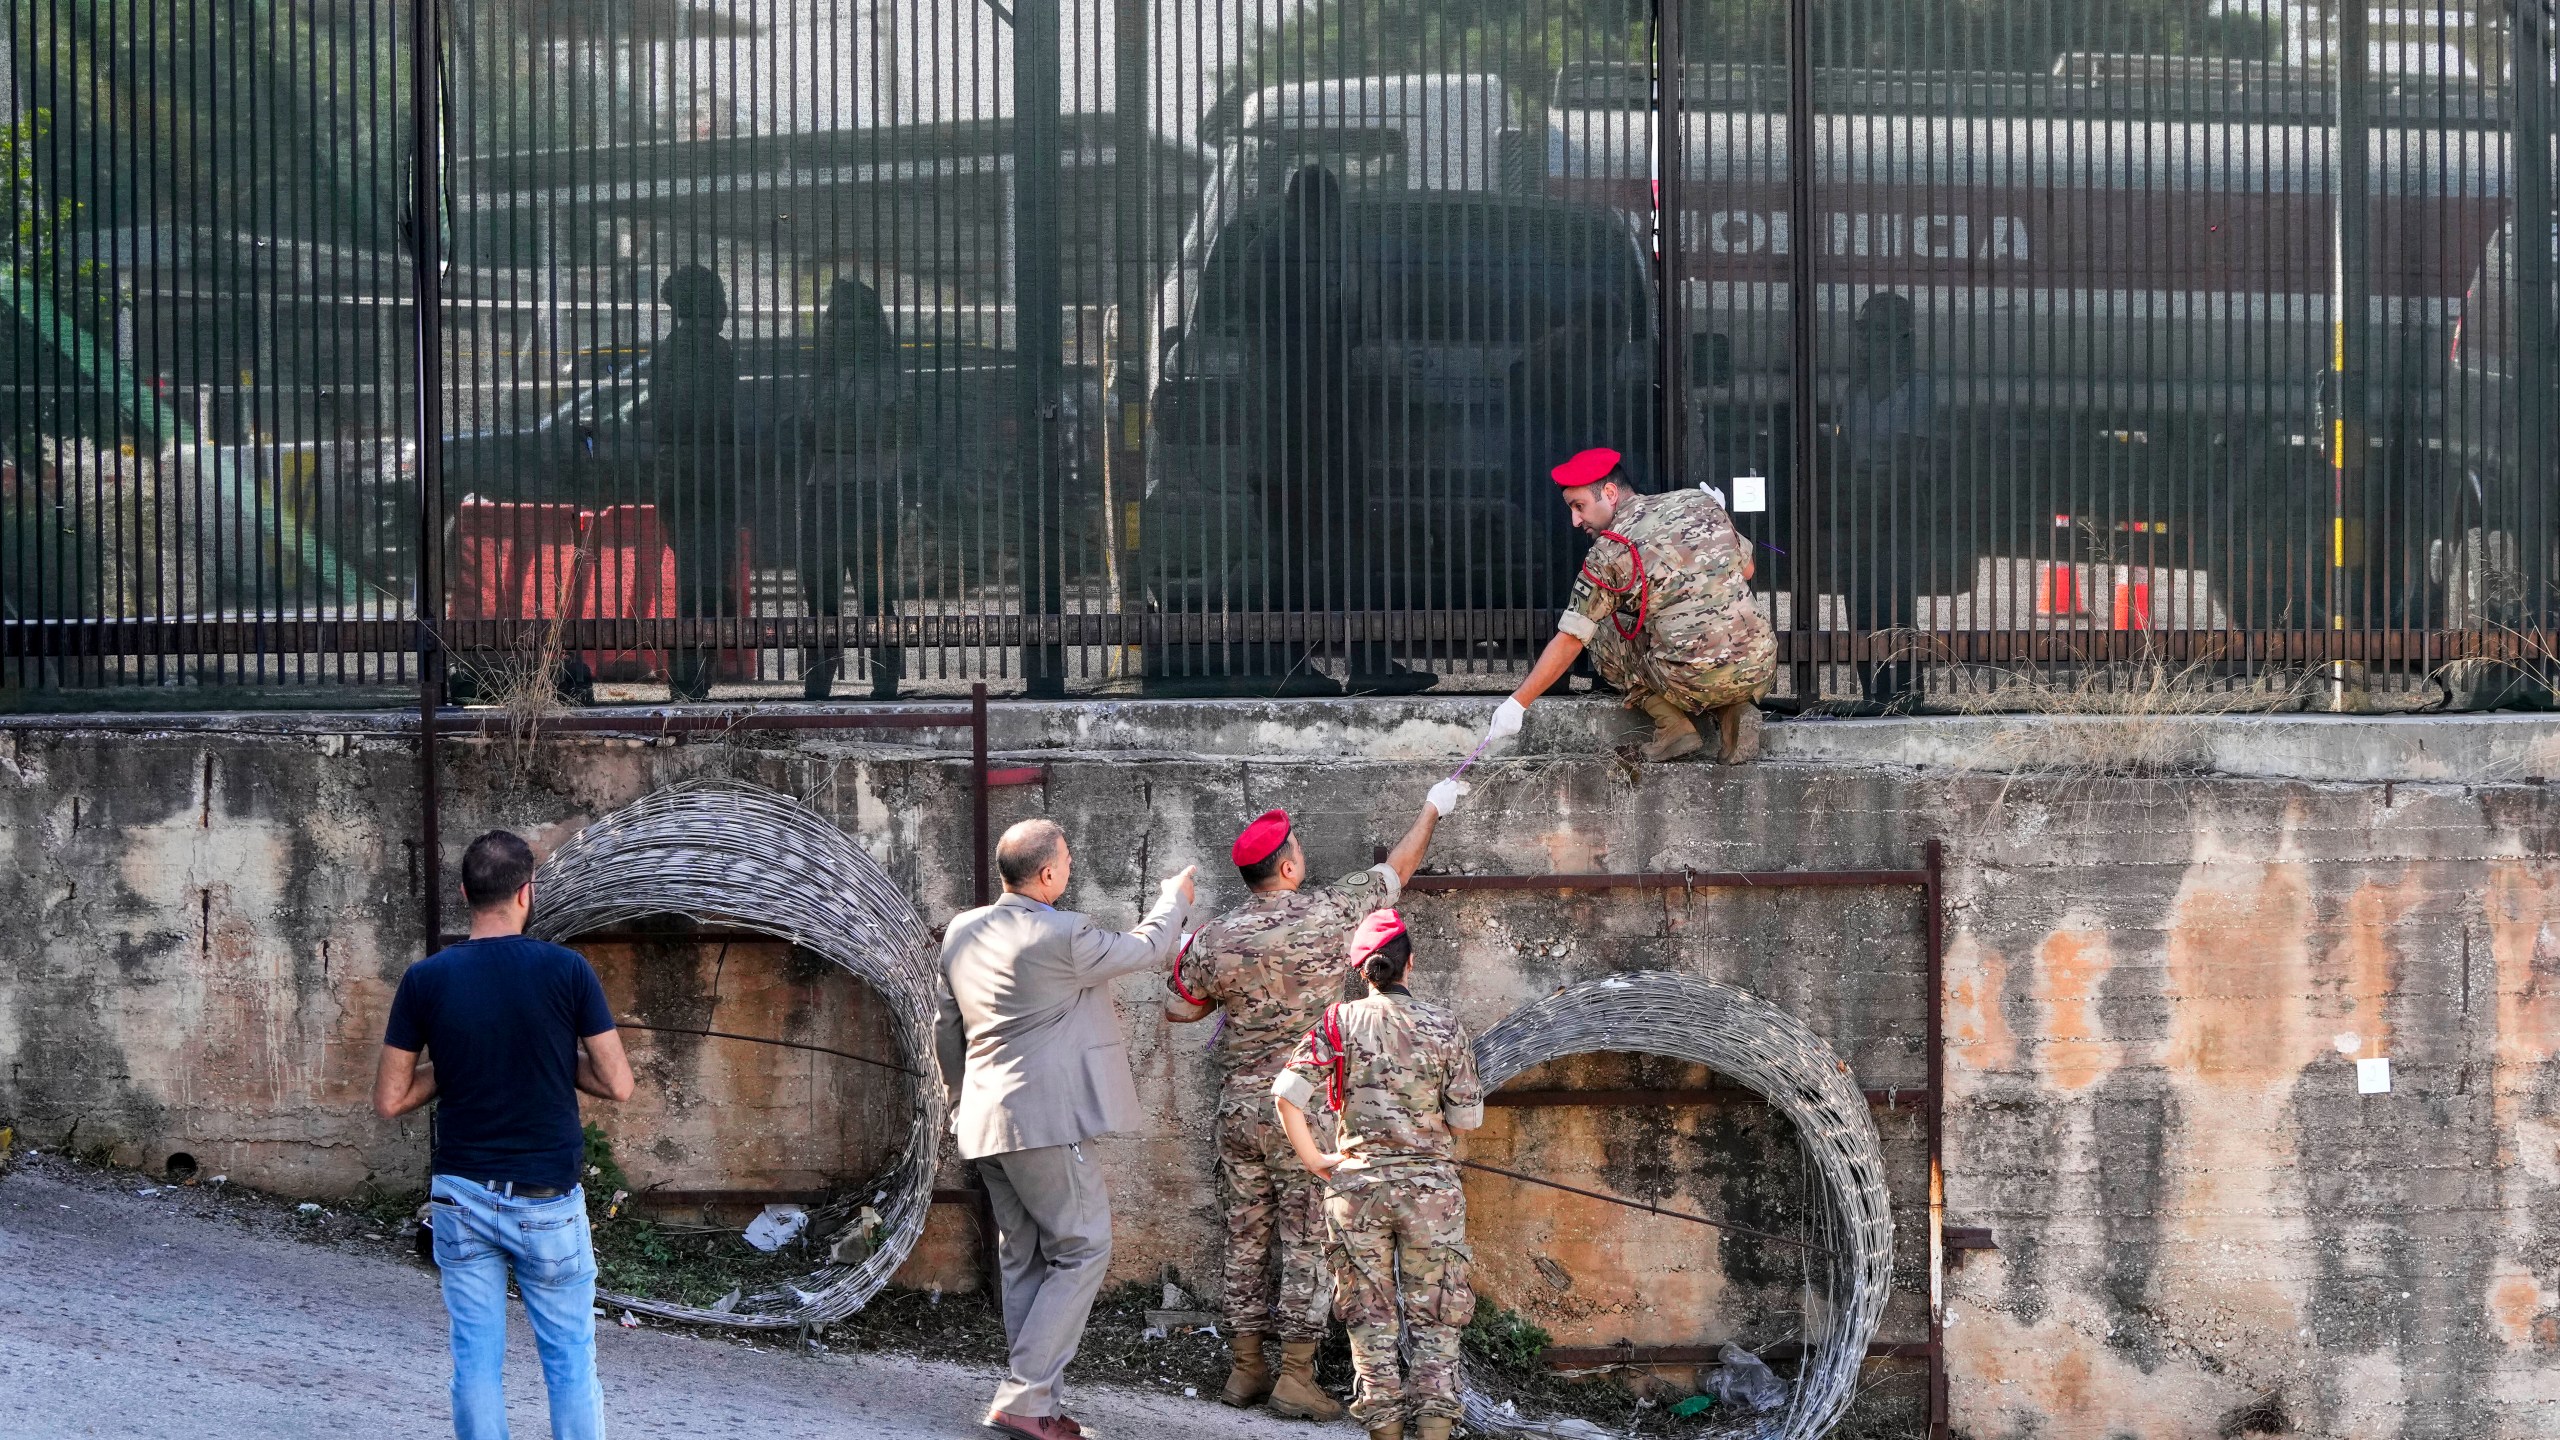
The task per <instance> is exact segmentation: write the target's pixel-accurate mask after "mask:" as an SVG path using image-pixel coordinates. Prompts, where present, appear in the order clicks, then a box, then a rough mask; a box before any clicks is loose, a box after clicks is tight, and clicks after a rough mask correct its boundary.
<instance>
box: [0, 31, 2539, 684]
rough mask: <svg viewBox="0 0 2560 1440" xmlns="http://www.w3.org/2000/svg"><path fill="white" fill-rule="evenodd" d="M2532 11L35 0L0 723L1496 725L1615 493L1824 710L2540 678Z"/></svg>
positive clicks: (10, 169) (6, 428)
mask: <svg viewBox="0 0 2560 1440" xmlns="http://www.w3.org/2000/svg"><path fill="white" fill-rule="evenodd" d="M2552 23H2553V20H2552V9H2551V4H2550V0H2479V3H2476V4H2471V3H2455V0H2427V3H2423V4H2421V5H2417V6H2399V7H2394V8H2385V9H2351V8H2340V7H2338V6H2335V5H2331V4H2327V3H2305V0H2062V3H2044V4H2033V5H2029V4H2023V3H2006V0H1991V3H1984V0H1917V3H1913V0H1687V3H1682V4H1675V3H1669V0H1661V3H1642V0H1497V3H1491V4H1467V5H1458V4H1449V3H1444V0H1312V3H1303V4H1301V3H1281V0H1199V3H1185V4H1179V5H1176V4H1168V3H1165V0H1009V3H997V0H735V3H728V4H722V5H707V4H688V3H685V0H617V3H611V4H589V3H570V0H451V3H447V4H444V5H441V6H438V7H435V8H433V9H430V10H428V11H426V12H424V13H421V12H419V11H417V10H414V9H413V8H412V7H410V6H408V5H402V4H394V3H390V0H339V3H334V4H327V5H321V4H314V3H310V0H226V3H223V4H216V5H206V4H200V3H194V0H25V3H22V4H19V5H15V6H12V7H10V8H9V10H8V12H7V17H6V33H5V34H4V35H0V75H4V76H5V86H4V87H0V146H4V147H5V148H0V195H5V197H6V207H7V218H8V224H7V226H6V227H5V230H0V327H5V330H6V336H5V340H4V341H0V391H5V402H0V602H4V603H5V606H6V611H5V615H0V687H6V689H7V692H8V693H9V695H14V696H15V697H16V700H15V701H14V702H12V701H11V700H9V699H8V698H7V697H6V696H0V704H7V703H33V702H31V701H30V699H29V697H30V696H31V695H32V694H34V693H36V692H44V691H58V690H81V689H93V688H96V687H105V686H116V687H134V686H162V687H191V688H190V689H188V690H186V691H182V692H181V693H180V694H179V695H178V698H179V699H181V700H182V701H184V700H185V699H187V698H188V696H190V695H197V696H202V695H205V694H206V693H208V692H207V691H206V687H217V688H219V687H233V686H239V685H244V684H246V685H254V686H264V687H274V688H275V689H276V691H277V693H279V694H281V693H283V692H284V691H285V690H289V689H295V688H300V687H309V686H313V685H331V686H375V687H391V688H395V689H406V688H408V687H415V686H416V685H418V684H419V683H420V682H421V680H422V679H423V680H428V681H431V682H432V688H434V689H436V690H437V691H438V692H439V693H441V692H442V691H443V690H444V689H445V687H446V686H447V685H450V686H451V688H452V689H453V690H454V691H455V692H458V693H460V694H462V695H464V696H466V697H467V696H469V695H472V694H477V695H480V696H483V697H504V696H506V695H508V694H511V693H515V692H516V691H517V690H518V689H519V688H520V687H522V686H525V685H529V684H530V685H537V686H543V687H550V686H555V685H557V686H565V687H568V688H571V689H577V690H583V689H584V688H586V687H588V686H590V685H592V686H595V687H599V688H600V689H601V691H602V692H603V693H605V694H612V693H615V692H616V688H617V687H630V688H633V689H636V691H637V692H638V693H641V694H645V695H648V696H650V697H651V698H655V697H657V696H660V695H664V694H667V693H668V692H670V691H672V692H673V693H674V694H675V695H677V696H679V697H685V696H699V695H703V694H707V693H710V692H711V691H713V690H714V689H715V688H717V689H720V690H722V691H723V693H726V694H733V695H735V694H744V693H750V692H761V693H769V694H773V695H777V696H780V695H790V694H798V693H823V692H826V691H828V690H830V689H832V691H833V692H834V693H836V694H840V695H841V694H868V695H883V696H885V695H890V694H898V693H910V692H916V691H933V690H937V689H941V688H947V687H951V686H955V685H965V684H966V683H969V682H972V681H977V680H993V681H996V682H998V683H999V684H1000V685H1011V686H1013V687H1015V688H1018V689H1020V690H1022V691H1024V692H1027V693H1032V694H1043V693H1047V694H1056V693H1066V692H1069V691H1094V690H1102V689H1109V690H1113V691H1118V692H1128V691H1142V692H1145V693H1202V692H1210V693H1272V692H1275V691H1280V692H1291V693H1322V692H1339V691H1340V690H1341V689H1343V688H1344V687H1349V688H1352V689H1354V690H1404V689H1412V688H1416V687H1419V686H1421V685H1425V684H1430V683H1439V684H1441V685H1443V686H1448V687H1460V686H1469V685H1474V686H1478V687H1490V686H1492V685H1497V684H1500V683H1501V677H1505V676H1508V675H1510V674H1513V673H1515V672H1516V671H1517V670H1518V668H1519V667H1520V666H1522V665H1523V664H1524V663H1525V660H1526V658H1527V657H1528V656H1529V655H1530V654H1532V653H1533V652H1534V650H1535V648H1536V646H1537V645H1538V644H1539V643H1540V642H1541V641H1542V640H1543V639H1544V637H1545V636H1546V635H1547V634H1548V633H1550V632H1551V630H1552V628H1553V623H1554V615H1555V611H1556V609H1557V608H1558V606H1559V605H1560V603H1561V602H1562V599H1563V596H1564V593H1565V590H1566V588H1567V586H1568V584H1569V583H1570V580H1571V578H1572V576H1573V573H1574V570H1575V567H1576V565H1577V563H1578V558H1579V551H1580V545H1579V542H1578V539H1577V537H1576V536H1575V535H1574V534H1573V532H1572V531H1571V530H1570V529H1569V527H1568V525H1567V523H1566V519H1565V516H1564V514H1563V511H1562V507H1561V506H1560V505H1559V504H1557V502H1556V499H1555V495H1554V491H1553V487H1552V486H1550V485H1549V484H1548V483H1547V482H1546V480H1545V479H1544V472H1545V470H1546V468H1547V466H1549V465H1550V464H1552V463H1553V462H1554V461H1555V460H1556V459H1558V458H1561V457H1562V456H1563V455H1564V454H1567V453H1570V452H1571V451H1573V450H1576V449H1580V448H1582V447H1584V446H1588V445H1609V446H1612V447H1614V448H1617V449H1620V450H1622V451H1623V452H1625V453H1626V455H1627V456H1628V463H1629V466H1630V468H1631V469H1632V471H1633V472H1634V473H1635V474H1636V475H1637V476H1638V477H1639V479H1640V481H1641V483H1642V484H1643V485H1645V486H1646V487H1648V488H1659V487H1663V486H1671V485H1698V484H1703V485H1707V486H1710V487H1713V488H1714V489H1716V490H1717V491H1719V492H1720V493H1722V494H1723V495H1724V496H1725V497H1726V500H1727V503H1728V505H1729V506H1730V508H1731V509H1732V510H1733V512H1734V514H1735V518H1736V520H1737V522H1738V524H1739V526H1740V528H1741V529H1742V531H1743V533H1744V534H1745V535H1746V537H1747V538H1748V539H1749V541H1750V542H1751V544H1752V546H1753V547H1754V551H1755V554H1756V556H1757V558H1758V568H1757V580H1756V582H1755V583H1756V585H1757V586H1758V587H1759V589H1760V591H1761V592H1762V594H1763V596H1764V602H1765V603H1766V605H1767V606H1768V608H1769V610H1770V613H1771V616H1772V619H1773V620H1774V622H1775V624H1776V628H1777V631H1778V633H1779V636H1780V645H1781V652H1782V657H1783V659H1784V660H1785V661H1786V662H1788V663H1787V665H1786V667H1785V669H1784V670H1783V671H1782V680H1781V687H1780V688H1781V692H1782V693H1785V694H1791V695H1793V696H1794V697H1797V698H1798V699H1800V700H1807V701H1810V700H1815V699H1822V698H1830V699H1835V700H1836V699H1855V698H1859V697H1865V698H1868V699H1873V700H1890V699H1893V698H1896V697H1898V696H1901V695H1903V694H1906V693H1908V692H1909V691H1910V690H1911V689H1912V688H1913V687H1915V686H1917V687H1920V688H1921V689H1922V690H1923V691H1924V692H1935V691H1944V690H1949V689H1954V690H1967V689H1970V688H1978V687H1979V686H1980V685H1981V684H1982V683H1983V681H1984V679H1985V677H1986V676H1987V675H1989V676H1994V677H1996V676H1997V675H1999V674H2004V673H2019V672H2022V671H2026V670H2037V669H2040V668H2042V667H2050V666H2052V665H2056V664H2065V665H2067V664H2073V663H2086V662H2101V661H2124V660H2128V659H2157V660H2160V661H2162V662H2163V663H2166V664H2169V665H2174V666H2178V667H2183V668H2184V670H2185V671H2187V672H2192V673H2193V674H2195V675H2198V676H2203V677H2206V678H2208V679H2210V680H2212V681H2215V682H2217V683H2219V682H2229V681H2243V682H2258V681H2262V680H2264V679H2265V678H2266V677H2268V676H2275V677H2279V678H2281V677H2286V676H2298V675H2301V674H2303V673H2306V672H2310V671H2313V670H2315V669H2317V671H2318V673H2320V674H2322V675H2325V676H2327V677H2330V678H2332V679H2336V680H2339V681H2343V682H2347V683H2349V684H2362V685H2365V686H2367V687H2370V688H2372V689H2374V690H2377V691H2382V692H2396V693H2399V694H2402V695H2404V696H2416V697H2425V696H2429V695H2449V696H2450V698H2451V699H2453V700H2454V701H2456V702H2457V703H2466V704H2488V703H2499V702H2502V701H2506V702H2512V701H2518V700H2531V699H2537V698H2541V697H2542V696H2543V694H2544V691H2543V689H2542V686H2541V681H2542V679H2543V678H2544V675H2545V672H2546V670H2547V668H2548V667H2547V665H2546V663H2545V662H2546V661H2547V660H2548V659H2549V658H2550V656H2551V647H2550V639H2549V631H2550V630H2551V628H2552V609H2553V599H2554V596H2553V591H2552V579H2553V576H2554V573H2555V566H2556V565H2560V516H2555V514H2554V492H2555V485H2554V481H2555V478H2560V476H2555V443H2556V442H2555V436H2554V434H2553V429H2554V425H2555V420H2560V371H2555V357H2556V356H2560V350H2556V349H2555V339H2554V337H2555V330H2556V329H2560V313H2556V312H2555V301H2554V273H2553V272H2554V268H2555V259H2556V258H2560V226H2556V225H2555V212H2554V202H2553V180H2554V174H2553V165H2552V151H2551V145H2550V118H2551V109H2552V100H2551V90H2552V86H2553V82H2554V78H2555V74H2554V69H2553V49H2552V39H2551V27H2552ZM422 37H423V43H422ZM1673 57H1677V58H1678V64H1676V65H1665V64H1663V63H1661V62H1662V61H1664V60H1665V59H1668V58H1673ZM429 62H431V63H429ZM1662 74H1670V75H1673V76H1675V77H1676V79H1677V82H1678V83H1677V84H1675V85H1672V86H1669V87H1664V86H1661V85H1659V84H1657V83H1656V81H1657V76H1659V75H1662ZM422 295H424V296H425V298H426V299H427V301H428V302H429V303H426V304H424V305H421V304H420V303H419V302H420V298H421V296H422ZM422 375H423V377H424V383H423V384H422V383H421V376H422ZM386 693H387V692H386Z"/></svg>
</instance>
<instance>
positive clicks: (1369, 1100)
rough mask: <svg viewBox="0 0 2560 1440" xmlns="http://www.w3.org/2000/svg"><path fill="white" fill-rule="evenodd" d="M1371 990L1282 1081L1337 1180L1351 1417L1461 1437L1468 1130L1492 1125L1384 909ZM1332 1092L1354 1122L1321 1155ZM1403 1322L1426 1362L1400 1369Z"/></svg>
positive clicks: (1382, 1426) (1318, 1165)
mask: <svg viewBox="0 0 2560 1440" xmlns="http://www.w3.org/2000/svg"><path fill="white" fill-rule="evenodd" d="M1350 953H1351V962H1352V963H1353V964H1354V965H1356V966H1358V967H1359V969H1360V973H1361V974H1362V976H1363V977H1365V978H1366V979H1367V981H1368V982H1369V994H1368V996H1367V998H1365V999H1360V1000H1352V1001H1346V1002H1344V1003H1342V1004H1338V1005H1333V1006H1329V1007H1327V1008H1326V1010H1325V1012H1324V1015H1323V1018H1322V1019H1320V1020H1319V1021H1318V1022H1317V1023H1316V1026H1315V1028H1314V1029H1313V1030H1310V1031H1308V1032H1307V1036H1306V1038H1305V1039H1303V1040H1301V1041H1299V1042H1298V1048H1297V1050H1296V1052H1295V1053H1294V1054H1292V1055H1291V1056H1290V1057H1289V1064H1288V1066H1287V1068H1285V1069H1283V1070H1282V1071H1281V1072H1280V1078H1279V1079H1277V1080H1275V1081H1273V1082H1272V1085H1271V1093H1272V1095H1273V1096H1274V1098H1275V1099H1276V1101H1277V1104H1278V1109H1279V1112H1280V1123H1281V1125H1282V1127H1283V1128H1285V1129H1286V1130H1287V1131H1288V1133H1289V1143H1290V1145H1291V1146H1292V1147H1293V1148H1294V1149H1295V1150H1296V1151H1297V1154H1298V1159H1299V1162H1300V1163H1301V1164H1303V1165H1305V1166H1306V1167H1307V1169H1308V1170H1310V1171H1312V1172H1313V1173H1315V1174H1317V1175H1320V1176H1322V1177H1324V1180H1325V1187H1326V1193H1325V1202H1324V1208H1325V1219H1326V1222H1327V1224H1328V1226H1329V1227H1330V1232H1331V1240H1332V1259H1333V1285H1334V1288H1333V1309H1334V1313H1335V1314H1336V1315H1338V1316H1340V1317H1341V1318H1342V1323H1343V1325H1344V1326H1345V1327H1346V1328H1348V1329H1349V1330H1350V1332H1351V1364H1352V1369H1353V1371H1354V1372H1355V1374H1356V1375H1357V1377H1358V1382H1359V1388H1358V1390H1357V1392H1356V1393H1355V1394H1354V1395H1353V1396H1352V1400H1351V1414H1352V1416H1353V1417H1354V1418H1355V1419H1357V1420H1358V1421H1359V1422H1360V1423H1361V1424H1362V1425H1364V1426H1367V1427H1368V1430H1369V1436H1370V1440H1404V1434H1405V1425H1406V1422H1407V1421H1408V1420H1410V1421H1411V1422H1412V1425H1413V1431H1414V1437H1415V1440H1448V1436H1449V1432H1450V1431H1451V1429H1452V1428H1453V1427H1455V1426H1456V1424H1457V1422H1458V1418H1459V1413H1460V1412H1459V1405H1458V1335H1459V1332H1460V1331H1462V1330H1464V1329H1465V1328H1466V1324H1467V1322H1468V1321H1469V1320H1470V1319H1472V1318H1474V1316H1475V1309H1476V1297H1475V1291H1474V1290H1472V1289H1471V1288H1469V1287H1468V1284H1467V1268H1468V1262H1469V1261H1470V1260H1471V1259H1472V1258H1473V1257H1472V1254H1471V1252H1470V1251H1469V1250H1468V1249H1467V1197H1466V1192H1465V1191H1464V1190H1462V1189H1460V1188H1459V1186H1458V1169H1457V1166H1456V1165H1455V1164H1453V1163H1452V1161H1453V1160H1454V1158H1455V1147H1454V1145H1453V1144H1452V1142H1451V1139H1450V1132H1451V1131H1453V1130H1472V1129H1474V1128H1475V1127H1477V1126H1478V1125H1481V1124H1483V1123H1484V1092H1483V1089H1482V1087H1481V1086H1479V1085H1478V1084H1477V1082H1476V1064H1475V1054H1474V1050H1473V1047H1472V1043H1471V1042H1470V1041H1469V1040H1468V1038H1467V1032H1466V1031H1465V1030H1464V1029H1463V1028H1461V1027H1460V1026H1459V1024H1458V1021H1457V1018H1456V1017H1455V1016H1452V1015H1451V1014H1449V1012H1447V1011H1446V1010H1443V1009H1441V1008H1439V1007H1438V1006H1436V1005H1426V1004H1424V1003H1422V1002H1421V1001H1419V1000H1416V999H1414V998H1413V995H1412V993H1411V992H1409V991H1407V990H1406V989H1405V986H1404V978H1405V971H1406V968H1407V966H1408V965H1409V964H1410V963H1411V962H1412V959H1413V941H1412V938H1411V937H1410V936H1408V935H1406V933H1405V928H1404V920H1403V918H1402V917H1401V916H1399V915H1397V914H1396V912H1395V911H1393V910H1381V911H1378V912H1376V913H1375V914H1373V915H1371V916H1370V917H1369V918H1368V919H1367V920H1365V921H1363V922H1361V925H1360V930H1359V933H1358V934H1356V935H1355V936H1353V937H1352V941H1351V952H1350ZM1319 1095H1322V1096H1323V1097H1324V1104H1325V1106H1326V1108H1328V1109H1330V1110H1332V1111H1333V1112H1334V1113H1335V1116H1336V1122H1337V1124H1338V1125H1339V1127H1340V1145H1339V1148H1338V1149H1336V1150H1334V1151H1332V1152H1327V1151H1325V1150H1322V1149H1320V1148H1319V1147H1318V1146H1317V1144H1316V1141H1315V1133H1314V1131H1313V1129H1312V1128H1311V1127H1310V1126H1309V1125H1308V1123H1307V1113H1306V1112H1307V1111H1308V1109H1309V1108H1311V1107H1312V1106H1313V1105H1314V1104H1315V1103H1316V1097H1317V1096H1319ZM1399 1318H1401V1321H1402V1328H1403V1330H1404V1332H1405V1333H1406V1334H1408V1335H1410V1336H1411V1337H1412V1341H1413V1351H1412V1354H1413V1363H1412V1366H1411V1368H1410V1369H1409V1370H1407V1371H1406V1372H1405V1373H1404V1374H1403V1375H1402V1376H1401V1377H1399V1375H1398V1374H1397V1364H1396V1360H1397V1355H1396V1336H1397V1330H1398V1321H1399Z"/></svg>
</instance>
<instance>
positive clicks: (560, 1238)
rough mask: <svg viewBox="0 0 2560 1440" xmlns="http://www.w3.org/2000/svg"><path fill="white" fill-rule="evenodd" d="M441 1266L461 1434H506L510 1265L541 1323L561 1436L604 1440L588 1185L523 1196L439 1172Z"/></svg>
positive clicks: (460, 1437)
mask: <svg viewBox="0 0 2560 1440" xmlns="http://www.w3.org/2000/svg"><path fill="white" fill-rule="evenodd" d="M430 1195H431V1197H432V1200H433V1213H434V1216H435V1237H436V1266H437V1268H438V1269H439V1270H441V1271H442V1272H443V1274H444V1308H445V1311H446V1313H447V1314H449V1315H451V1316H452V1317H453V1433H454V1435H455V1437H456V1440H507V1392H506V1385H505V1371H506V1361H507V1270H508V1268H509V1267H510V1266H512V1267H514V1270H515V1277H516V1289H517V1290H518V1291H519V1292H520V1293H521V1294H522V1295H523V1296H524V1310H525V1314H526V1315H527V1316H528V1317H530V1318H531V1319H532V1321H533V1343H534V1345H535V1346H536V1347H537V1348H538V1349H540V1350H541V1352H542V1383H543V1385H544V1387H545V1388H546V1389H548V1390H549V1391H550V1394H551V1435H552V1440H603V1437H604V1390H603V1387H601V1386H600V1385H598V1384H597V1383H596V1320H595V1298H596V1252H595V1245H594V1242H593V1240H592V1239H591V1238H590V1237H589V1235H588V1233H587V1196H586V1191H585V1190H583V1189H573V1190H571V1191H570V1192H569V1193H568V1194H566V1195H558V1196H554V1197H552V1198H551V1199H548V1200H519V1199H515V1198H512V1197H510V1196H509V1195H508V1194H507V1193H506V1192H504V1191H502V1190H492V1189H490V1188H489V1187H488V1186H486V1185H482V1184H479V1183H478V1182H476V1181H471V1180H463V1179H458V1178H456V1177H454V1176H451V1175H438V1176H436V1177H435V1184H434V1188H433V1190H432V1191H431V1192H430Z"/></svg>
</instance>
